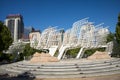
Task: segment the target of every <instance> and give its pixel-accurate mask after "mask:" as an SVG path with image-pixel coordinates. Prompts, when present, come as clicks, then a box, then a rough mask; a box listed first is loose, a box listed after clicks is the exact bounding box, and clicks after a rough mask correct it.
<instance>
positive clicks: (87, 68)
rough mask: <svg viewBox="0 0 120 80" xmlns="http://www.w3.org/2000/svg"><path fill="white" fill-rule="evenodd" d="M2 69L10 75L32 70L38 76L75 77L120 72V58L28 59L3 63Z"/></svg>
mask: <svg viewBox="0 0 120 80" xmlns="http://www.w3.org/2000/svg"><path fill="white" fill-rule="evenodd" d="M2 69H4V70H6V72H7V73H9V74H10V75H14V76H16V75H18V74H22V73H24V72H30V73H31V74H33V75H35V77H37V78H74V77H89V76H101V75H111V74H120V59H119V58H112V59H106V60H96V61H90V60H85V61H84V60H83V61H82V60H80V59H79V60H68V61H64V60H63V61H60V62H53V63H36V64H32V63H29V62H27V61H22V62H17V63H13V64H8V65H3V66H2Z"/></svg>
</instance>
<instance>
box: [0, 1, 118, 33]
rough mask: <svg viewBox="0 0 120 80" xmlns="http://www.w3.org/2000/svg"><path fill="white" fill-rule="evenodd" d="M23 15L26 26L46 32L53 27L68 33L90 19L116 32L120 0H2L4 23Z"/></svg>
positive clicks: (1, 12) (0, 10)
mask: <svg viewBox="0 0 120 80" xmlns="http://www.w3.org/2000/svg"><path fill="white" fill-rule="evenodd" d="M18 13H19V14H21V15H22V16H23V18H24V19H23V21H24V25H25V27H29V26H33V27H34V28H35V29H40V30H41V31H43V30H44V29H46V28H48V27H49V26H57V28H58V29H60V28H64V29H65V30H67V29H69V28H71V27H72V25H73V23H74V22H76V21H78V20H80V19H83V18H86V17H89V21H90V22H94V24H95V25H97V24H100V23H104V26H109V30H110V31H111V32H115V27H116V23H117V17H118V14H119V13H120V0H0V20H1V21H4V20H5V18H6V16H7V15H8V14H18Z"/></svg>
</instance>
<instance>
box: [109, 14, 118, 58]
mask: <svg viewBox="0 0 120 80" xmlns="http://www.w3.org/2000/svg"><path fill="white" fill-rule="evenodd" d="M115 38H116V39H115V40H114V45H113V52H112V54H111V56H113V57H120V14H119V15H118V22H117V25H116V31H115Z"/></svg>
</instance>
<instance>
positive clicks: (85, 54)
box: [83, 48, 105, 58]
mask: <svg viewBox="0 0 120 80" xmlns="http://www.w3.org/2000/svg"><path fill="white" fill-rule="evenodd" d="M96 51H101V52H104V51H105V48H94V49H87V50H85V52H84V55H83V58H86V57H88V56H90V55H92V54H93V53H95V52H96Z"/></svg>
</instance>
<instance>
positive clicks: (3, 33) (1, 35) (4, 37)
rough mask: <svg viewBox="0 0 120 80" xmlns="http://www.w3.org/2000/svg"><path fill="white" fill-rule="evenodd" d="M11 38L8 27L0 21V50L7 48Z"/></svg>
mask: <svg viewBox="0 0 120 80" xmlns="http://www.w3.org/2000/svg"><path fill="white" fill-rule="evenodd" d="M12 42H13V40H12V37H11V32H10V31H9V29H8V28H7V27H6V26H5V25H4V24H3V23H2V22H1V21H0V52H2V51H3V50H7V49H8V48H9V46H10V45H11V44H12Z"/></svg>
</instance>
